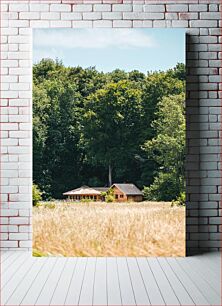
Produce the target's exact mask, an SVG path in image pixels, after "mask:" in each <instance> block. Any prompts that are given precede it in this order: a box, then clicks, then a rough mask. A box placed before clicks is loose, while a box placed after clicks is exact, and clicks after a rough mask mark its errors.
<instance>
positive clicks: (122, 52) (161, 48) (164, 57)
mask: <svg viewBox="0 0 222 306" xmlns="http://www.w3.org/2000/svg"><path fill="white" fill-rule="evenodd" d="M33 36H34V37H33V62H34V63H36V62H38V61H39V60H41V59H42V58H53V59H55V58H56V57H57V58H58V59H61V60H62V61H63V63H64V65H65V66H82V67H84V68H86V67H90V66H96V68H97V69H98V70H100V71H104V72H108V71H112V70H114V69H116V68H119V69H124V70H126V71H131V70H134V69H137V70H139V71H142V72H147V71H151V70H152V71H154V70H166V69H169V68H172V67H174V66H175V65H176V64H177V63H178V62H182V63H185V29H36V30H34V34H33Z"/></svg>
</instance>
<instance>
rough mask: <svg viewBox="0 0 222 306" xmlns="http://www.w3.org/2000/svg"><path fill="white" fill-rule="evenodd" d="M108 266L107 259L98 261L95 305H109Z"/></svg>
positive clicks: (94, 295) (102, 258)
mask: <svg viewBox="0 0 222 306" xmlns="http://www.w3.org/2000/svg"><path fill="white" fill-rule="evenodd" d="M107 304H108V301H107V266H106V258H105V257H99V258H97V259H96V269H95V281H94V292H93V305H107Z"/></svg>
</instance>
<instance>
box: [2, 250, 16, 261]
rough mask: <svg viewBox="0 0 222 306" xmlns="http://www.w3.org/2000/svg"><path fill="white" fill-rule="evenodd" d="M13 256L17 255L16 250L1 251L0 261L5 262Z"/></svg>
mask: <svg viewBox="0 0 222 306" xmlns="http://www.w3.org/2000/svg"><path fill="white" fill-rule="evenodd" d="M11 256H15V252H6V251H4V252H0V262H1V263H3V262H5V261H6V260H7V259H8V258H9V257H11Z"/></svg>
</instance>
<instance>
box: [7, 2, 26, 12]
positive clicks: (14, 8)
mask: <svg viewBox="0 0 222 306" xmlns="http://www.w3.org/2000/svg"><path fill="white" fill-rule="evenodd" d="M28 10H29V5H28V4H25V3H24V4H23V3H18V4H9V12H28Z"/></svg>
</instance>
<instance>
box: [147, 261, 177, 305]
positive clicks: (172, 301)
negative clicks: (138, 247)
mask: <svg viewBox="0 0 222 306" xmlns="http://www.w3.org/2000/svg"><path fill="white" fill-rule="evenodd" d="M147 262H148V264H149V265H150V268H151V270H152V272H153V275H154V277H155V279H156V282H157V283H158V286H159V288H160V291H161V294H162V296H163V298H164V300H165V303H166V304H169V305H179V300H178V298H177V296H176V294H175V291H174V288H173V287H172V286H171V284H170V283H169V281H168V279H167V278H166V276H165V274H164V272H163V270H162V269H161V267H160V265H159V262H158V261H157V259H156V258H147Z"/></svg>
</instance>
